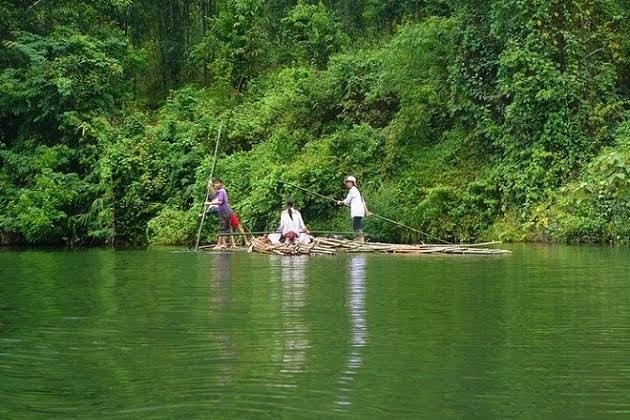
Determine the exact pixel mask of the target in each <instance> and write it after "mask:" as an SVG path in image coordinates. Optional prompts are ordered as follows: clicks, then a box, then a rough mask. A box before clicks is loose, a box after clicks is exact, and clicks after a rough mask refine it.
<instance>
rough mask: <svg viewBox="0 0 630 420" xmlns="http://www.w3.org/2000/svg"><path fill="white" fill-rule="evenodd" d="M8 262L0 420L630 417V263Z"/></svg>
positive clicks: (184, 258) (0, 325) (136, 255)
mask: <svg viewBox="0 0 630 420" xmlns="http://www.w3.org/2000/svg"><path fill="white" fill-rule="evenodd" d="M514 251H515V253H514V255H512V256H509V257H497V256H492V257H475V256H423V257H409V256H383V255H350V256H340V257H310V258H309V257H293V258H291V257H268V256H263V255H250V254H245V253H237V254H203V253H199V254H195V253H189V252H181V251H179V250H174V249H153V250H149V251H117V252H113V251H109V250H86V251H74V252H62V251H21V252H16V251H5V252H0V417H2V418H14V417H48V418H49V417H63V418H67V417H86V418H88V417H89V418H94V417H106V418H131V417H134V418H138V417H142V418H144V417H148V418H153V417H166V418H173V417H176V418H180V417H193V418H208V417H212V418H278V417H283V418H291V417H309V418H317V417H320V418H321V417H326V418H329V417H339V418H353V417H354V418H372V417H377V418H384V417H391V418H400V417H410V418H460V417H472V418H497V417H500V418H509V417H516V418H532V417H543V418H595V417H597V418H601V417H606V418H608V417H619V418H621V417H627V416H630V397H629V395H630V350H629V349H630V293H629V292H628V289H629V286H630V268H629V263H628V261H630V250H629V249H627V248H621V249H615V248H600V247H562V246H551V247H549V246H516V247H514Z"/></svg>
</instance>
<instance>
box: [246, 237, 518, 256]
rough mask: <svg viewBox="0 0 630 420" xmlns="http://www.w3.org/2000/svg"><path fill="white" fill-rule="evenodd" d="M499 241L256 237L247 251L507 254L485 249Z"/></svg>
mask: <svg viewBox="0 0 630 420" xmlns="http://www.w3.org/2000/svg"><path fill="white" fill-rule="evenodd" d="M499 243H500V242H484V243H479V244H472V245H457V244H444V245H442V244H419V245H405V244H388V243H382V242H366V243H363V244H362V243H359V242H356V241H350V240H347V239H335V238H314V239H313V242H311V243H310V244H308V245H304V244H299V245H287V244H280V245H273V244H271V243H270V242H269V240H268V239H266V238H265V237H257V238H254V240H253V241H252V242H251V245H250V247H249V252H258V253H261V254H268V255H286V256H289V255H336V254H342V253H379V254H407V255H421V254H474V255H507V254H511V253H512V252H511V251H508V250H504V249H497V248H486V247H487V246H489V245H495V244H499Z"/></svg>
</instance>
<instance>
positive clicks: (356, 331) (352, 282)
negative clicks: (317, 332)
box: [336, 255, 367, 407]
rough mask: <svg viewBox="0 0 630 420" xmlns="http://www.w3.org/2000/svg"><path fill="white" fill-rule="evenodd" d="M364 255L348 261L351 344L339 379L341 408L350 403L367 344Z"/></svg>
mask: <svg viewBox="0 0 630 420" xmlns="http://www.w3.org/2000/svg"><path fill="white" fill-rule="evenodd" d="M366 265H367V259H366V256H365V255H352V256H351V257H350V259H349V260H348V282H347V291H346V294H347V298H346V302H347V303H346V306H347V308H348V316H349V317H350V335H351V344H350V352H349V354H348V360H347V362H346V365H345V369H344V371H343V373H342V375H341V378H339V381H338V384H339V395H338V398H339V399H338V400H337V402H336V403H337V404H338V405H339V406H341V407H345V406H348V405H350V404H351V403H352V401H351V398H350V393H351V385H352V381H353V380H354V377H355V376H356V374H357V372H358V371H359V369H360V368H361V365H362V364H363V360H362V358H361V349H362V348H363V347H364V346H365V345H366V342H367V321H366V314H367V313H366V309H365V296H366V294H367V285H366V274H365V273H366Z"/></svg>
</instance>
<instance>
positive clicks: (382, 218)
mask: <svg viewBox="0 0 630 420" xmlns="http://www.w3.org/2000/svg"><path fill="white" fill-rule="evenodd" d="M280 182H282V183H283V184H287V185H290V186H292V187H294V188H297V189H298V190H302V191H304V192H307V193H309V194H312V195H315V196H317V197H320V198H323V199H326V200H329V201H334V202H335V203H336V202H337V200H336V199H334V198H332V197H330V196H327V195H324V194H320V193H318V192H315V191H310V190H307V189H306V188H302V187H300V186H298V185H295V184H291V183H290V182H286V181H280ZM371 214H372V216H374V217H376V218H378V219H381V220H385V221H386V222H389V223H393V224H395V225H398V226H400V227H403V228H405V229H409V230H410V231H412V232H416V233H419V234H421V235H424V236H426V237H428V238H431V239H435V240H438V241H440V242H443V243H445V244H449V245H451V243H450V242H448V241H445V240H444V239H440V238H438V237H435V236H433V235H429V234H428V233H426V232H423V231H421V230H418V229H414V228H412V227H410V226H407V225H405V224H403V223H400V222H397V221H395V220H392V219H389V218H387V217H385V216H381V215H379V214H376V213H371Z"/></svg>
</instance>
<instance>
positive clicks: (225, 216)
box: [206, 178, 232, 249]
mask: <svg viewBox="0 0 630 420" xmlns="http://www.w3.org/2000/svg"><path fill="white" fill-rule="evenodd" d="M212 188H213V189H214V196H213V198H212V201H208V202H206V205H207V206H209V207H210V206H212V207H213V206H216V210H215V211H216V212H217V214H218V216H219V237H218V239H217V246H215V249H222V248H227V241H226V239H225V236H224V235H225V234H227V233H230V216H231V215H232V209H231V208H230V200H229V198H228V195H227V192H226V191H225V188H223V181H222V180H221V178H215V179H213V180H212Z"/></svg>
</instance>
